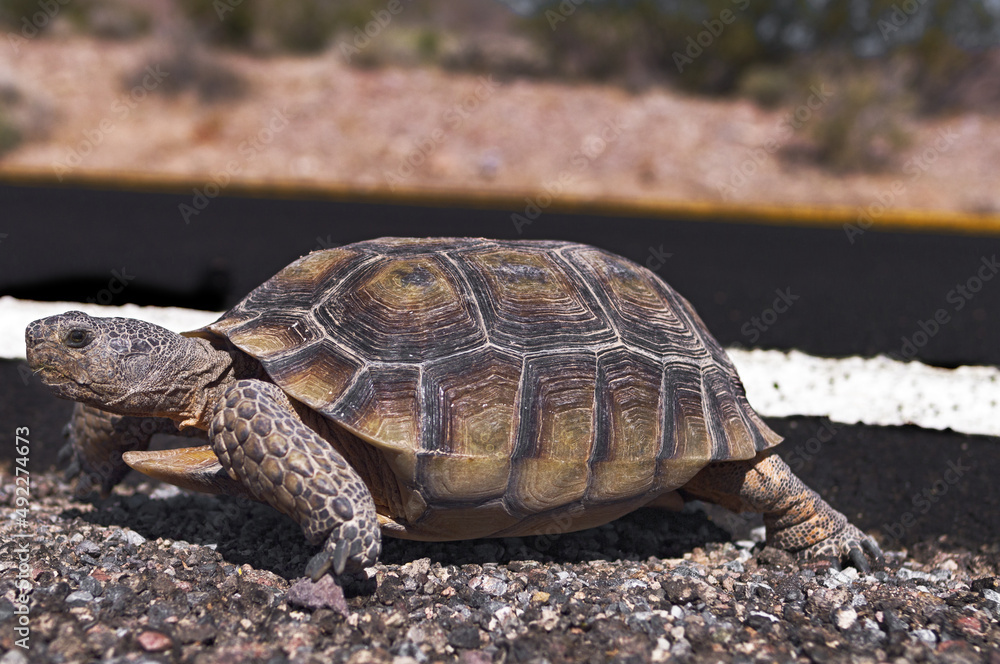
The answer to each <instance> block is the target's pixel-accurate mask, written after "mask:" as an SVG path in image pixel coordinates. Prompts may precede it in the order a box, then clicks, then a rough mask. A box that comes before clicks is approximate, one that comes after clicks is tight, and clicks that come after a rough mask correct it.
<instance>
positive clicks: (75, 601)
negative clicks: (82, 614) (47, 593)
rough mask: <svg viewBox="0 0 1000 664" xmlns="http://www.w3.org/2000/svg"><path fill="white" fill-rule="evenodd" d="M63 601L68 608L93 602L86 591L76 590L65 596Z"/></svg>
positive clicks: (92, 597)
mask: <svg viewBox="0 0 1000 664" xmlns="http://www.w3.org/2000/svg"><path fill="white" fill-rule="evenodd" d="M65 601H66V604H67V605H68V606H86V605H87V604H90V603H91V602H93V601H94V596H93V595H91V594H90V593H88V592H87V591H86V590H77V591H75V592H71V593H70V594H69V595H66V600H65Z"/></svg>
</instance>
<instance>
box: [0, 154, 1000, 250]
mask: <svg viewBox="0 0 1000 664" xmlns="http://www.w3.org/2000/svg"><path fill="white" fill-rule="evenodd" d="M209 182H212V180H211V177H210V176H203V177H195V176H187V175H184V176H181V175H173V174H158V173H140V172H134V171H127V172H125V171H122V172H116V171H90V172H85V173H73V174H66V175H63V177H62V180H61V181H60V180H59V179H58V178H57V177H56V176H55V174H54V173H52V172H51V170H49V169H23V168H9V167H8V168H2V167H0V185H3V184H8V185H20V186H34V187H60V186H63V187H86V188H93V189H108V190H119V191H144V192H156V193H171V194H184V193H188V192H191V193H192V195H193V194H194V190H196V189H197V190H202V191H203V190H204V188H205V185H206V184H208V183H209ZM540 194H542V191H541V190H536V191H531V190H498V189H492V190H476V189H457V188H450V189H449V188H437V189H433V188H415V187H410V188H403V187H397V188H396V189H395V190H392V189H390V188H389V187H387V186H384V185H378V186H371V187H363V186H358V185H350V184H339V183H320V182H312V181H306V180H293V179H257V180H254V179H242V180H234V181H232V182H230V183H229V184H227V185H226V186H225V187H224V188H223V189H222V194H221V195H225V196H245V197H250V198H271V199H298V200H301V199H314V200H333V201H340V202H355V203H372V204H381V205H416V206H421V207H464V208H473V209H487V210H509V211H510V212H511V214H520V215H524V214H525V213H524V210H525V207H526V206H527V205H528V204H529V203H532V202H537V201H538V199H539V196H540ZM544 212H546V213H548V212H561V213H576V214H595V215H601V216H614V217H640V218H657V219H668V218H669V219H676V218H681V219H692V220H697V221H722V222H729V223H756V224H767V225H778V226H799V227H808V228H815V227H820V228H842V227H844V225H845V224H856V223H857V222H858V217H859V213H860V208H858V207H848V206H830V207H820V206H800V205H788V206H785V205H766V204H751V203H747V204H731V203H718V202H714V201H676V200H663V199H654V198H634V197H627V198H626V197H621V198H618V197H607V196H600V197H588V196H579V195H573V194H559V195H557V196H555V197H553V198H552V201H551V203H550V204H549V205H548V206H545V207H544ZM873 222H874V223H873V224H872V226H871V228H870V230H872V231H903V232H907V231H909V232H933V233H954V234H970V235H1000V215H997V214H973V213H969V212H957V211H951V210H908V209H898V210H897V209H889V210H886V211H885V212H884V213H882V214H881V215H880V216H878V217H877V218H873Z"/></svg>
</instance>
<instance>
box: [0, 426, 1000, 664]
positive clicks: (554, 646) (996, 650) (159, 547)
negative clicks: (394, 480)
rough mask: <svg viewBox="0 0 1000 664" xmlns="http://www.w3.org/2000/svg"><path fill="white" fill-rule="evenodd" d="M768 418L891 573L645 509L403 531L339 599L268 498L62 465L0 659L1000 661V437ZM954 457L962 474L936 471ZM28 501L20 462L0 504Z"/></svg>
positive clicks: (30, 525) (7, 535)
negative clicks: (566, 526) (925, 499)
mask: <svg viewBox="0 0 1000 664" xmlns="http://www.w3.org/2000/svg"><path fill="white" fill-rule="evenodd" d="M771 424H772V425H773V426H774V427H775V428H776V430H778V431H779V432H781V433H782V434H783V435H786V436H787V437H788V438H789V440H788V441H786V443H785V444H784V445H783V446H782V448H781V449H782V452H783V454H784V456H785V458H786V460H788V461H789V463H790V464H793V466H797V467H799V469H800V474H801V476H802V477H803V478H804V479H805V480H806V481H807V482H808V483H810V484H811V485H812V486H814V487H815V488H816V489H817V490H819V491H820V493H822V494H823V495H824V496H826V497H827V498H828V499H829V500H830V501H831V502H832V503H833V504H834V505H835V506H837V507H838V508H839V509H841V510H843V511H844V512H845V513H846V514H848V515H849V516H850V517H851V519H852V520H854V521H855V523H857V524H858V525H860V526H861V527H862V528H863V529H865V530H867V531H868V532H872V533H873V534H875V535H876V537H878V538H879V541H880V542H881V543H882V544H883V547H884V548H885V549H886V551H887V554H888V555H887V558H888V563H889V564H888V569H887V570H886V571H884V572H878V573H875V574H873V575H862V576H859V575H858V574H857V573H856V572H855V571H854V570H853V569H850V568H849V569H846V570H844V571H843V572H838V571H837V570H835V569H832V568H831V567H830V566H829V564H827V563H825V562H813V563H809V564H801V563H798V562H796V561H795V560H793V559H791V558H790V557H789V556H788V555H787V554H784V553H783V552H780V551H775V550H772V549H769V548H764V547H763V546H762V545H761V544H759V543H754V542H753V541H752V540H749V539H743V537H746V536H747V534H751V535H752V534H758V532H759V531H755V530H754V526H755V525H756V522H754V521H753V520H749V521H748V520H743V519H734V518H732V517H729V518H726V517H725V515H723V514H720V513H718V512H717V511H716V510H712V514H713V517H712V518H709V517H708V516H707V515H706V514H705V512H703V511H701V510H700V509H691V508H688V509H686V510H685V512H682V513H665V512H659V511H655V510H643V511H640V512H637V513H635V514H633V515H630V516H628V517H626V518H624V519H621V520H619V521H617V522H614V523H612V524H608V525H606V526H603V527H600V528H596V529H592V530H588V531H583V532H580V533H573V534H568V535H562V536H559V537H544V536H538V537H528V538H508V539H499V540H478V541H472V542H451V543H419V542H406V541H400V540H388V541H387V543H386V550H385V554H384V555H383V558H382V561H381V562H380V563H379V564H378V565H377V566H376V567H375V568H374V569H373V570H372V572H371V573H370V575H369V577H368V578H359V579H354V580H353V581H351V582H350V583H348V584H347V585H346V590H347V593H346V594H347V598H346V602H345V601H344V600H343V599H342V597H341V595H340V594H339V592H337V589H336V588H331V587H328V586H326V585H322V584H321V585H320V587H312V586H311V585H306V584H304V583H303V582H301V581H300V580H299V577H300V575H301V570H302V568H303V566H304V565H305V563H306V561H307V560H308V558H309V556H310V555H311V554H312V553H313V552H314V550H313V549H312V548H311V547H310V546H309V545H308V544H307V543H306V542H305V540H304V539H303V537H302V535H301V533H300V531H299V529H298V528H297V527H296V526H295V524H294V523H292V522H291V521H290V520H288V519H286V518H285V517H283V516H281V515H279V514H277V513H276V512H274V511H273V510H271V509H269V508H267V507H265V506H262V505H257V504H252V503H247V502H243V501H238V500H233V499H229V498H217V497H213V496H203V495H195V494H188V493H186V492H182V491H180V490H177V489H174V488H172V487H165V486H161V485H156V484H152V483H147V482H140V483H138V484H136V483H135V482H134V481H133V483H131V484H126V485H124V486H121V487H119V488H118V489H116V492H115V494H113V495H112V496H111V497H110V498H109V499H106V500H100V499H97V498H96V496H90V497H89V498H87V499H83V500H79V499H75V498H72V497H71V496H72V493H71V491H70V487H68V486H67V485H65V484H64V483H62V482H61V481H59V479H58V478H57V477H56V476H55V475H54V474H52V473H51V472H48V471H46V472H39V473H38V474H32V476H31V479H32V487H31V498H30V500H31V512H30V516H29V517H28V519H27V521H26V524H24V526H23V527H22V526H21V525H19V524H18V523H17V522H16V521H14V520H11V519H5V520H4V522H3V524H2V526H0V534H2V537H3V538H2V542H3V543H2V544H0V550H2V553H3V555H2V556H0V591H2V599H0V647H2V648H3V649H4V650H5V651H7V650H9V652H8V654H6V655H4V657H3V659H2V660H0V661H2V662H3V663H4V664H14V663H15V662H24V661H30V662H85V661H96V660H102V661H115V662H126V661H146V662H153V661H156V662H198V663H206V664H207V663H212V662H247V661H260V662H275V663H277V662H285V661H290V662H327V661H335V662H342V661H347V662H390V661H392V662H400V663H403V662H413V661H416V662H436V661H454V660H456V659H457V660H458V661H463V662H507V661H511V662H522V661H523V662H543V661H548V662H570V661H572V662H578V661H587V662H590V661H594V662H596V661H607V660H612V659H613V660H615V661H635V662H640V661H678V662H751V661H761V662H771V661H798V662H807V661H817V662H827V661H833V662H837V661H845V662H846V661H909V662H921V661H929V662H1000V625H998V622H997V618H998V617H1000V585H998V584H1000V579H998V575H1000V546H998V545H997V542H998V541H1000V515H998V514H997V513H996V510H993V509H990V508H988V507H986V506H989V505H995V504H997V503H998V496H997V495H996V494H997V493H998V492H1000V488H997V487H996V486H995V482H994V481H993V476H994V475H993V474H991V472H990V468H993V469H995V468H996V467H997V466H996V464H997V460H998V456H1000V448H998V447H997V446H996V440H995V439H992V438H985V437H969V436H961V435H958V434H952V433H947V432H946V433H941V432H927V431H923V430H920V429H917V428H915V427H902V428H877V427H843V426H839V425H835V424H832V423H830V422H828V421H826V420H821V419H817V418H794V419H782V420H772V421H771ZM823 430H827V431H831V432H832V433H833V435H832V436H823V437H824V438H831V440H829V441H828V442H827V443H824V444H823V445H822V446H821V447H822V449H821V450H819V451H817V452H816V453H810V452H809V450H810V449H811V446H810V445H809V443H808V441H809V440H810V438H811V437H814V436H816V435H817V434H818V433H819V432H821V431H823ZM875 441H878V442H879V444H878V445H874V444H873V443H874V442H875ZM947 460H950V461H952V462H953V463H957V465H958V467H959V468H960V469H961V468H967V470H964V471H962V472H961V474H960V476H959V477H958V478H956V481H955V482H954V483H949V482H948V481H947V480H945V484H944V485H939V484H938V480H939V479H942V478H946V477H951V476H949V475H947V474H946V473H945V471H946V469H948V468H949V466H948V461H947ZM925 488H926V489H928V490H929V492H930V493H929V494H926V495H928V496H932V497H933V498H934V500H933V502H932V503H931V506H930V507H929V508H928V509H927V510H926V511H921V509H920V507H919V506H918V504H917V502H916V496H918V495H919V494H921V492H922V491H923V490H924V489H925ZM14 498H15V496H14V490H13V485H12V483H11V480H10V477H9V474H8V475H7V477H6V478H5V481H4V484H3V489H2V494H0V504H3V505H4V506H5V507H6V508H11V507H13V506H14ZM907 511H909V512H910V513H911V517H910V518H909V519H906V517H905V516H904V515H905V513H906V512H907ZM904 523H905V524H908V525H905V526H904V525H900V524H904ZM720 526H726V527H727V528H729V529H730V531H733V532H735V533H736V535H735V539H734V537H733V535H731V534H730V532H729V531H727V530H725V529H723V528H722V527H720ZM15 533H28V534H29V536H28V537H25V538H15V537H13V535H14V534H15ZM22 543H23V544H22ZM19 546H26V547H27V554H26V555H27V556H28V559H29V563H28V578H29V580H30V581H29V582H30V585H31V587H32V592H31V602H30V614H29V618H28V620H29V625H30V630H31V632H30V646H31V650H30V651H27V652H23V651H21V649H20V648H18V647H16V646H15V645H14V641H15V640H16V639H17V638H18V635H17V634H16V632H15V629H14V628H15V627H16V626H17V621H18V619H19V617H18V616H17V615H16V614H15V613H14V611H15V604H14V602H15V601H16V599H17V597H16V594H15V591H14V584H15V582H16V581H17V576H18V573H19V572H18V568H17V564H16V560H15V558H16V555H17V553H16V552H17V551H18V549H17V547H19Z"/></svg>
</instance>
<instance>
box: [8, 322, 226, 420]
mask: <svg viewBox="0 0 1000 664" xmlns="http://www.w3.org/2000/svg"><path fill="white" fill-rule="evenodd" d="M24 340H25V345H26V347H27V357H28V364H29V366H30V367H31V368H32V369H33V370H34V371H35V372H36V373H37V374H38V375H39V377H40V378H41V380H42V382H43V383H44V384H45V385H46V386H48V387H49V388H50V389H51V390H52V391H53V392H55V394H56V396H59V397H61V398H63V399H72V400H74V401H79V402H81V403H85V404H87V405H90V406H95V407H97V408H101V409H103V410H107V411H110V412H112V413H117V414H119V415H156V416H162V417H171V418H173V419H175V420H187V419H190V418H191V417H194V418H195V419H196V420H197V419H198V417H199V416H200V414H201V410H202V408H203V406H204V402H205V397H204V395H202V394H200V392H203V391H204V389H203V388H204V387H205V386H206V385H207V384H208V383H210V382H212V381H213V380H215V379H218V377H219V376H220V375H221V373H222V372H223V371H224V369H225V367H219V366H217V365H219V364H220V362H222V360H221V359H220V358H219V357H218V355H219V354H220V352H219V351H216V350H215V349H213V348H212V347H211V345H210V344H209V343H208V342H207V341H204V340H201V339H189V338H187V337H183V336H181V335H179V334H176V333H175V332H171V331H170V330H168V329H166V328H163V327H160V326H158V325H153V324H152V323H147V322H145V321H140V320H134V319H130V318H93V317H91V316H88V315H87V314H85V313H82V312H80V311H69V312H66V313H64V314H59V315H57V316H50V317H48V318H42V319H39V320H36V321H34V322H32V323H30V324H29V325H28V327H27V329H26V330H25V333H24ZM221 354H222V355H224V356H226V358H228V355H227V354H225V353H221ZM192 408H196V409H197V412H194V411H193V410H192ZM191 423H193V422H191Z"/></svg>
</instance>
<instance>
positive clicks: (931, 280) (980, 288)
mask: <svg viewBox="0 0 1000 664" xmlns="http://www.w3.org/2000/svg"><path fill="white" fill-rule="evenodd" d="M192 203H193V194H191V193H183V192H181V193H176V194H168V193H138V192H134V191H110V190H97V189H84V188H69V187H66V188H46V187H25V186H0V210H2V221H0V233H3V234H6V236H5V237H2V238H0V294H9V295H16V296H18V297H24V298H32V299H49V300H77V301H88V300H92V301H96V302H100V303H104V304H123V303H126V302H135V303H139V304H158V305H177V306H188V307H193V308H204V309H224V308H226V307H228V306H230V305H232V304H234V303H235V302H236V301H238V300H239V298H241V297H242V296H243V295H245V294H246V293H247V292H249V291H250V290H252V289H253V288H254V287H255V286H257V285H258V284H260V283H261V282H262V281H264V280H265V279H267V278H268V277H269V276H271V275H272V274H274V273H275V272H277V271H278V270H279V269H280V268H282V267H283V266H284V265H286V264H287V263H288V262H290V261H291V260H293V259H294V258H296V257H298V256H300V255H302V254H304V253H306V252H308V251H311V250H313V249H317V248H320V247H325V246H334V245H338V244H346V243H350V242H354V241H358V240H362V239H369V238H374V237H379V236H384V235H401V236H434V235H439V236H440V235H457V236H486V237H498V238H525V239H532V238H534V239H543V238H559V239H568V240H575V241H580V242H586V243H590V244H594V245H597V246H600V247H603V248H605V249H609V250H611V251H615V252H618V253H620V254H622V255H624V256H627V257H629V258H631V259H633V260H635V261H637V262H640V263H643V264H646V265H648V266H650V267H651V268H653V269H655V270H656V271H657V272H658V273H659V274H660V275H661V276H663V277H664V278H665V279H666V280H667V281H668V282H669V283H670V284H672V285H673V286H674V287H675V288H676V289H677V290H678V291H679V292H680V293H681V294H683V295H684V296H685V297H687V298H688V299H689V300H691V302H692V303H693V304H694V305H695V308H696V309H697V310H698V312H699V313H700V315H701V316H702V318H703V319H704V321H705V323H706V324H707V326H708V328H709V329H710V330H711V331H712V332H713V333H714V334H715V335H716V337H717V338H718V339H719V340H720V341H721V342H722V343H723V344H724V345H732V344H742V345H746V346H748V347H754V346H757V347H762V348H777V349H791V348H797V349H799V350H802V351H805V352H808V353H812V354H816V355H824V356H846V355H866V356H870V355H875V354H878V353H887V354H893V355H895V356H897V357H910V356H913V357H916V358H917V359H919V360H921V361H923V362H926V363H928V364H934V365H938V366H946V367H951V366H958V365H961V364H1000V346H998V345H997V344H996V343H995V339H996V336H997V335H996V334H995V329H996V327H997V322H998V319H997V316H998V315H1000V314H998V312H1000V279H994V278H993V277H994V276H995V274H996V271H997V269H998V268H1000V264H998V263H997V262H996V261H995V260H994V257H995V256H997V255H998V254H1000V238H997V237H976V236H970V235H959V234H952V235H946V234H931V233H899V232H893V233H889V232H881V231H880V230H879V228H878V224H877V222H876V224H875V225H873V226H872V227H871V228H870V229H868V230H867V231H865V232H864V233H862V234H860V235H858V234H855V235H853V237H852V239H853V242H851V241H850V239H849V236H848V233H846V232H845V231H844V229H842V228H832V229H831V228H809V227H801V226H778V225H774V226H764V225H752V224H739V223H723V222H706V221H695V220H692V219H683V218H671V219H649V218H616V217H609V216H595V215H576V214H573V215H570V214H559V213H555V212H547V211H541V214H539V215H538V216H537V217H536V218H534V219H533V220H529V221H530V223H527V224H525V223H524V222H523V221H519V220H518V219H517V218H515V217H514V216H513V215H515V214H517V215H521V218H522V219H524V220H528V217H527V216H525V215H526V210H525V209H524V208H521V209H512V210H484V209H463V208H460V207H454V206H439V207H432V206H417V205H388V204H387V205H378V204H372V203H351V202H336V201H329V200H282V199H275V198H270V199H268V198H256V199H255V198H247V197H238V196H233V197H227V196H220V197H218V198H215V199H212V200H210V201H207V206H205V207H204V209H203V210H201V211H200V212H199V213H198V214H197V215H196V216H188V218H187V220H185V218H184V216H183V215H182V214H181V212H180V208H181V206H182V205H192ZM526 205H527V204H526ZM186 221H189V222H190V223H186Z"/></svg>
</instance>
